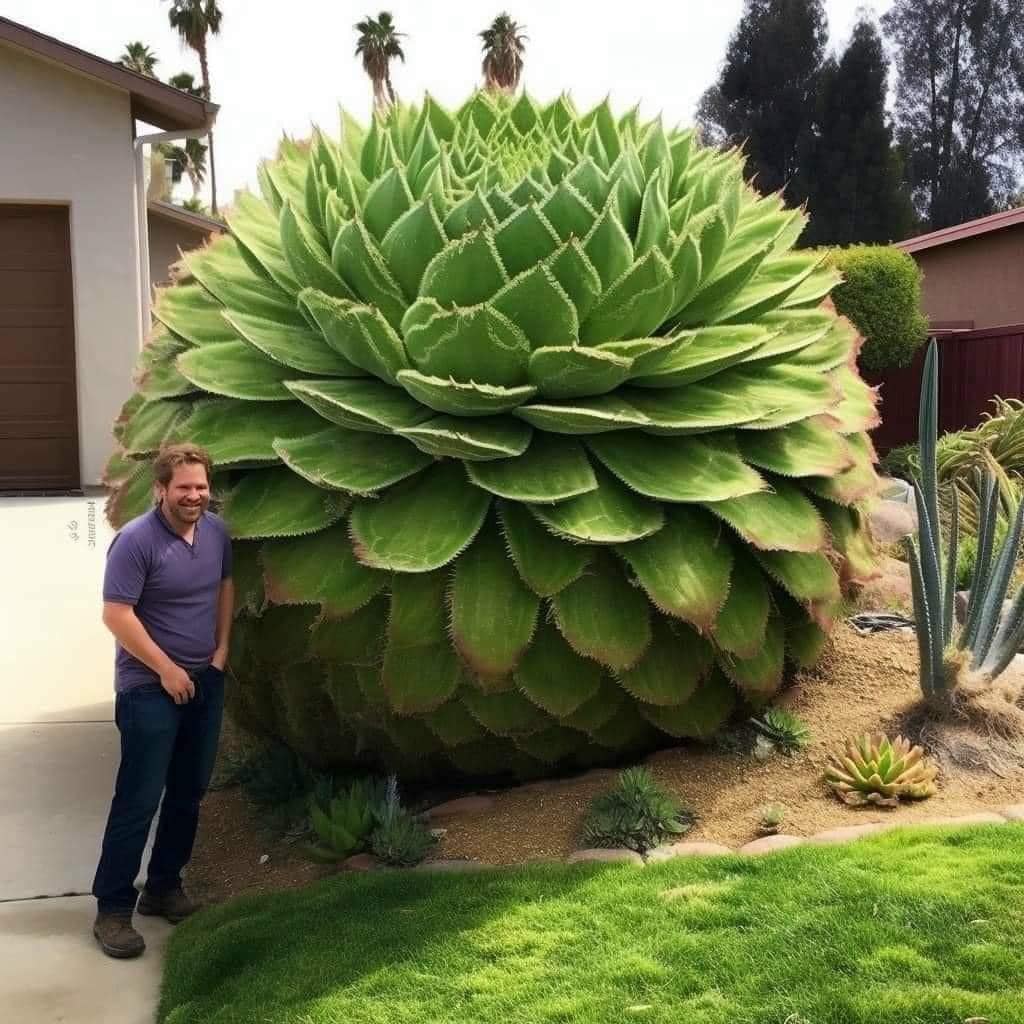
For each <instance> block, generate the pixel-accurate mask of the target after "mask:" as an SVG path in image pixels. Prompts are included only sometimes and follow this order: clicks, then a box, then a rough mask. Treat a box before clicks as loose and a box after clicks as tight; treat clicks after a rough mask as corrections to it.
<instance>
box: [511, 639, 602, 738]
mask: <svg viewBox="0 0 1024 1024" xmlns="http://www.w3.org/2000/svg"><path fill="white" fill-rule="evenodd" d="M603 674H604V673H603V671H602V669H601V666H600V665H598V664H597V663H596V662H594V661H590V660H589V659H587V658H581V657H580V656H579V655H578V654H577V653H576V652H575V651H573V649H572V648H571V647H570V646H569V645H568V644H567V643H566V642H565V640H564V639H563V637H562V635H561V634H560V633H559V632H558V630H557V629H556V628H555V627H554V626H553V625H552V624H551V623H548V622H545V623H543V624H542V625H541V626H540V628H539V629H538V631H537V635H536V636H535V637H534V640H533V643H532V644H531V645H530V647H529V649H528V650H527V651H526V653H525V654H524V655H523V657H522V660H521V661H520V663H519V667H518V668H517V669H516V673H515V682H516V685H517V686H518V687H519V689H520V690H522V691H523V693H525V694H526V696H527V697H529V698H530V700H531V701H533V703H534V704H536V705H537V706H538V707H540V708H543V710H545V711H546V712H547V713H548V714H550V715H555V716H556V717H560V718H561V717H564V716H566V715H571V714H572V713H573V712H574V711H575V710H576V709H577V708H579V707H580V706H581V705H582V704H585V703H586V702H587V701H588V700H590V699H591V698H592V697H593V696H594V695H595V694H596V693H597V692H598V690H599V688H600V686H601V679H602V677H603Z"/></svg>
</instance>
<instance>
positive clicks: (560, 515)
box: [530, 472, 665, 544]
mask: <svg viewBox="0 0 1024 1024" xmlns="http://www.w3.org/2000/svg"><path fill="white" fill-rule="evenodd" d="M596 475H597V484H598V486H597V488H596V489H595V490H593V491H588V492H587V493H586V494H581V495H579V497H576V498H569V499H568V500H567V501H563V502H560V503H558V504H557V505H531V506H530V511H531V512H532V513H533V514H534V515H535V516H536V517H537V518H538V519H539V520H540V521H541V522H542V523H543V524H544V525H545V526H547V527H548V529H550V530H553V531H554V532H555V533H556V534H558V535H559V536H562V537H565V538H567V539H569V540H573V541H579V542H582V543H586V544H623V543H626V542H627V541H631V540H639V539H640V538H641V537H649V536H650V535H651V534H654V533H657V532H658V530H660V529H661V528H662V526H663V525H664V522H665V517H664V514H663V513H662V510H661V507H660V506H659V505H657V504H656V503H654V502H652V501H648V500H647V499H646V498H642V497H640V495H638V494H634V493H633V492H632V491H630V490H629V489H628V488H626V487H623V486H622V484H620V483H619V482H618V481H617V480H616V479H615V478H614V477H612V476H610V475H609V474H607V473H602V472H598V473H597V474H596Z"/></svg>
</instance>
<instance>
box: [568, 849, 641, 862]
mask: <svg viewBox="0 0 1024 1024" xmlns="http://www.w3.org/2000/svg"><path fill="white" fill-rule="evenodd" d="M586 861H596V862H598V863H604V864H611V863H624V864H638V865H640V866H643V863H644V859H643V857H641V856H640V854H639V853H637V852H636V851H635V850H625V849H619V848H616V849H612V850H577V851H576V852H575V853H570V854H569V856H568V857H567V858H566V861H565V862H566V864H582V863H584V862H586Z"/></svg>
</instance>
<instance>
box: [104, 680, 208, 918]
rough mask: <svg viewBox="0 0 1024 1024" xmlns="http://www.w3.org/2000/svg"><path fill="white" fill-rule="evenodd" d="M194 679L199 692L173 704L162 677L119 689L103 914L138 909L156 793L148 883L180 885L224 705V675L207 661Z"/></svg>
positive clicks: (154, 887)
mask: <svg viewBox="0 0 1024 1024" xmlns="http://www.w3.org/2000/svg"><path fill="white" fill-rule="evenodd" d="M192 678H193V680H194V682H195V686H196V695H195V697H194V698H193V699H192V700H190V701H189V702H188V703H187V704H175V703H174V701H173V700H172V699H171V697H170V696H169V695H168V694H167V693H166V692H165V691H164V689H163V687H162V686H161V685H160V684H159V683H146V684H144V685H142V686H137V687H135V688H134V689H131V690H127V691H126V692H124V693H119V694H118V695H117V702H116V706H115V713H114V720H115V721H116V722H117V728H118V730H119V731H120V733H121V766H120V768H118V771H117V784H116V787H115V789H114V799H113V802H112V803H111V805H110V817H109V818H108V819H107V829H106V832H105V833H104V835H103V852H102V853H101V854H100V863H99V867H97V869H96V878H95V880H94V881H93V884H92V894H93V895H94V896H95V897H96V899H97V901H98V903H99V911H100V913H104V914H106V913H112V912H117V911H130V910H134V909H135V900H136V897H137V896H138V893H137V892H136V890H135V878H136V876H137V875H138V873H139V867H140V866H141V864H142V854H143V851H144V850H145V848H146V839H147V837H148V836H149V826H150V825H151V824H152V821H153V815H154V814H156V810H157V807H158V806H159V804H160V796H161V794H163V798H164V802H163V807H162V809H161V811H160V823H159V824H158V825H157V830H156V839H155V841H154V843H153V853H152V855H151V856H150V858H149V870H148V876H147V879H146V888H147V889H148V890H149V891H150V892H152V893H162V892H168V891H169V890H171V889H175V888H177V887H178V886H179V885H181V871H182V868H184V867H185V865H186V864H187V863H188V861H189V858H190V857H191V856H192V844H193V842H194V841H195V838H196V827H197V825H198V824H199V804H200V801H201V800H202V799H203V796H204V794H205V793H206V787H207V786H208V785H209V783H210V776H211V775H212V774H213V762H214V758H215V757H216V754H217V741H218V739H219V737H220V721H221V715H222V713H223V710H224V673H223V672H221V671H220V670H219V669H216V668H214V667H213V666H212V665H211V666H210V667H208V668H206V669H202V670H201V671H199V672H196V673H193V674H192Z"/></svg>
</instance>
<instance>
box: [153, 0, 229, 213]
mask: <svg viewBox="0 0 1024 1024" xmlns="http://www.w3.org/2000/svg"><path fill="white" fill-rule="evenodd" d="M167 17H168V20H169V21H170V23H171V28H173V29H176V30H177V32H178V35H180V36H181V40H182V42H183V43H184V44H185V45H186V46H187V47H189V48H190V49H192V50H195V51H196V54H197V56H198V57H199V70H200V72H201V74H202V77H203V85H202V90H203V92H202V95H203V97H204V98H205V99H209V98H210V66H209V63H208V60H207V51H206V39H207V36H211V35H212V36H215V35H217V34H218V33H219V32H220V23H221V19H222V17H223V15H222V14H221V10H220V8H219V7H218V6H217V0H171V9H170V11H168V12H167ZM209 144H210V209H211V210H212V211H213V213H214V214H216V213H217V164H216V161H215V160H214V155H213V132H210V134H209Z"/></svg>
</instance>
